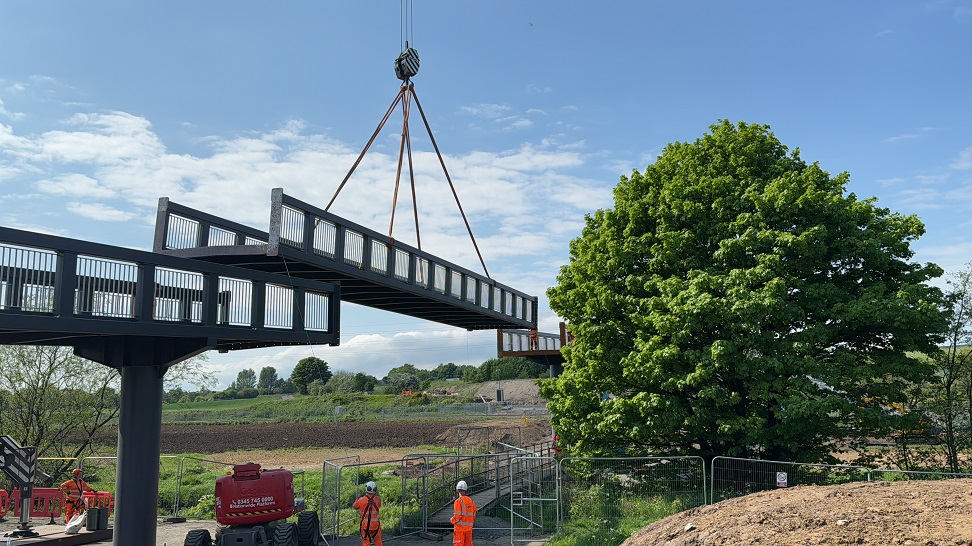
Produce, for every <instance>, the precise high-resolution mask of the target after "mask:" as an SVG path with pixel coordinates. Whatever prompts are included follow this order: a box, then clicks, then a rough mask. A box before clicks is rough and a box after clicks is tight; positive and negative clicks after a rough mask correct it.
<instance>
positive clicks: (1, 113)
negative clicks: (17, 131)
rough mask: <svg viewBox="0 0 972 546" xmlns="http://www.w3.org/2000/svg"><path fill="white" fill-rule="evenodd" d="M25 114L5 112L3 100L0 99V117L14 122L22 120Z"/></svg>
mask: <svg viewBox="0 0 972 546" xmlns="http://www.w3.org/2000/svg"><path fill="white" fill-rule="evenodd" d="M26 115H27V114H24V113H23V112H11V111H9V110H7V108H6V106H5V105H4V104H3V99H0V116H3V117H6V118H9V119H12V120H14V121H18V120H22V119H24V117H26Z"/></svg>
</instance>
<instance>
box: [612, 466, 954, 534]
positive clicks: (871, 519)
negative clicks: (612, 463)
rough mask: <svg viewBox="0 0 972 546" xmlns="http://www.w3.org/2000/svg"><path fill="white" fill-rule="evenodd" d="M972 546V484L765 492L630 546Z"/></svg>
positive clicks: (692, 514) (703, 511)
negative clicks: (951, 545) (845, 545)
mask: <svg viewBox="0 0 972 546" xmlns="http://www.w3.org/2000/svg"><path fill="white" fill-rule="evenodd" d="M749 544H767V545H769V544H772V545H782V546H789V545H805V544H913V545H915V546H918V545H933V544H935V545H937V544H966V545H967V544H972V480H967V479H962V480H941V481H924V482H920V481H915V482H894V483H889V482H870V483H852V484H844V485H833V486H799V487H794V488H791V489H780V490H776V491H765V492H762V493H756V494H753V495H748V496H745V497H740V498H737V499H731V500H727V501H723V502H720V503H717V504H713V505H710V506H703V507H699V508H695V509H693V510H688V511H685V512H682V513H679V514H675V515H673V516H670V517H667V518H665V519H663V520H660V521H657V522H655V523H653V524H651V525H649V526H647V527H645V528H644V529H642V530H641V531H638V532H637V533H636V534H634V535H633V536H631V537H630V538H629V539H628V540H626V541H625V542H624V543H623V544H622V546H648V545H652V546H655V545H667V546H676V545H678V546H682V545H684V546H688V545H695V546H700V545H713V546H715V545H720V546H731V545H749Z"/></svg>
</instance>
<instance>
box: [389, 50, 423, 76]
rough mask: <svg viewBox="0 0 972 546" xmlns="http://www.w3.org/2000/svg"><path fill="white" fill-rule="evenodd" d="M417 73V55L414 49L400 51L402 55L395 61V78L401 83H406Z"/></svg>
mask: <svg viewBox="0 0 972 546" xmlns="http://www.w3.org/2000/svg"><path fill="white" fill-rule="evenodd" d="M418 71H419V54H418V51H415V49H414V48H411V47H409V48H407V49H406V50H405V51H402V54H401V55H399V56H398V58H397V59H395V76H397V77H398V79H400V80H402V81H408V79H409V78H411V77H412V76H414V75H416V74H418Z"/></svg>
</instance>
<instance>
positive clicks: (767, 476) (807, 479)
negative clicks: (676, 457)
mask: <svg viewBox="0 0 972 546" xmlns="http://www.w3.org/2000/svg"><path fill="white" fill-rule="evenodd" d="M867 476H868V469H867V468H865V467H863V466H853V465H827V464H813V463H791V462H784V461H763V460H757V459H737V458H733V457H715V458H713V459H712V475H711V478H710V480H711V481H710V483H711V497H710V499H711V502H718V501H721V500H725V499H730V498H733V497H741V496H743V495H748V494H750V493H756V492H759V491H768V490H771V489H779V488H784V487H792V486H794V485H833V484H838V483H848V482H860V481H867Z"/></svg>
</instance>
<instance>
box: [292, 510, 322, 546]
mask: <svg viewBox="0 0 972 546" xmlns="http://www.w3.org/2000/svg"><path fill="white" fill-rule="evenodd" d="M320 540H321V520H320V519H319V518H318V517H317V512H306V511H305V512H301V513H299V514H297V546H317V543H318V542H320Z"/></svg>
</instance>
